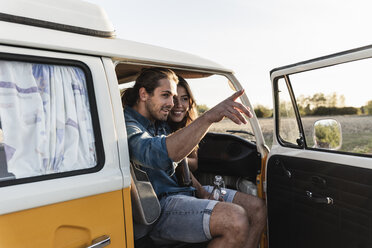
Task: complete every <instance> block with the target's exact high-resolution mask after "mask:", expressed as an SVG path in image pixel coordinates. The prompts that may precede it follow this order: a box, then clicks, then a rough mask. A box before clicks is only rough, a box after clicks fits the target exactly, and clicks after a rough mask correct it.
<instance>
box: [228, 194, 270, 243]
mask: <svg viewBox="0 0 372 248" xmlns="http://www.w3.org/2000/svg"><path fill="white" fill-rule="evenodd" d="M233 203H235V204H238V205H239V206H242V207H243V208H244V209H245V212H246V215H247V218H248V222H249V227H250V228H249V231H248V234H247V241H246V242H247V243H246V245H245V246H243V247H247V248H248V247H249V248H256V247H258V243H259V241H260V237H261V234H262V231H263V229H264V227H265V224H266V217H267V214H266V206H265V202H264V201H263V200H262V199H260V198H258V197H255V196H252V195H248V194H244V193H241V192H237V193H236V194H235V197H234V200H233Z"/></svg>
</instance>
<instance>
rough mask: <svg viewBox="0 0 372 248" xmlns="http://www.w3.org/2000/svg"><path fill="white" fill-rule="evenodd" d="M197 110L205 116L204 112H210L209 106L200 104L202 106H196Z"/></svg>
mask: <svg viewBox="0 0 372 248" xmlns="http://www.w3.org/2000/svg"><path fill="white" fill-rule="evenodd" d="M196 110H197V111H198V114H199V115H201V114H203V113H204V112H206V111H208V110H209V108H208V106H207V105H205V104H200V105H196Z"/></svg>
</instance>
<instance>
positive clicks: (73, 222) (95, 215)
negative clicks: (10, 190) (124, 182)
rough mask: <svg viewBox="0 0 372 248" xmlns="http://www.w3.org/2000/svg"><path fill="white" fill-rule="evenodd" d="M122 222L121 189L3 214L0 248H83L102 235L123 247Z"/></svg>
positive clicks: (1, 216) (1, 218)
mask: <svg viewBox="0 0 372 248" xmlns="http://www.w3.org/2000/svg"><path fill="white" fill-rule="evenodd" d="M127 200H130V199H127ZM123 219H124V216H123V200H122V191H121V190H117V191H112V192H108V193H104V194H98V195H95V196H89V197H82V198H79V199H76V200H71V201H66V202H61V203H57V204H50V205H46V206H42V207H38V208H34V209H28V210H24V211H19V212H14V213H10V214H4V215H0V233H1V239H0V247H12V248H17V247H25V246H27V247H30V248H31V247H35V248H36V247H38V248H39V247H71V248H72V247H87V246H89V245H91V242H92V240H94V239H96V238H98V237H101V236H103V235H108V236H110V238H111V246H110V247H126V246H125V243H126V241H125V230H124V222H123Z"/></svg>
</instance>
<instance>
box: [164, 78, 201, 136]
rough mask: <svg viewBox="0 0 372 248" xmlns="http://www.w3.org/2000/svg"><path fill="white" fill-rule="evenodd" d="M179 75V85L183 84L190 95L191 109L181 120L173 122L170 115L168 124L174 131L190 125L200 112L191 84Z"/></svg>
mask: <svg viewBox="0 0 372 248" xmlns="http://www.w3.org/2000/svg"><path fill="white" fill-rule="evenodd" d="M177 76H178V85H177V87H180V86H182V87H183V88H184V89H185V90H186V93H187V95H188V96H189V110H188V111H187V113H186V115H185V117H184V118H183V119H182V121H180V122H173V121H172V120H171V119H170V118H169V117H168V124H169V126H170V127H171V129H172V131H173V132H174V131H177V130H178V129H181V128H183V127H186V126H188V125H189V124H190V123H191V122H193V121H194V120H195V119H196V118H197V117H198V112H197V109H196V102H195V98H194V95H193V94H192V91H191V88H190V85H189V84H188V83H187V82H186V80H185V79H184V78H183V77H181V76H179V75H177Z"/></svg>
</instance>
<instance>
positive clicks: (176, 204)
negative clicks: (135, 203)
mask: <svg viewBox="0 0 372 248" xmlns="http://www.w3.org/2000/svg"><path fill="white" fill-rule="evenodd" d="M217 203H218V201H214V200H206V199H198V198H195V197H192V196H185V195H173V196H168V197H166V198H163V199H161V201H160V204H161V207H162V213H161V215H160V217H159V219H158V221H157V223H156V224H155V226H154V229H153V230H152V231H151V233H150V236H151V238H152V239H153V240H154V241H155V242H157V243H159V244H161V243H171V241H181V242H188V243H198V242H204V241H208V240H211V239H212V236H211V234H210V229H209V222H210V216H211V213H212V210H213V208H214V207H215V205H216V204H217ZM167 241H170V242H167Z"/></svg>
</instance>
